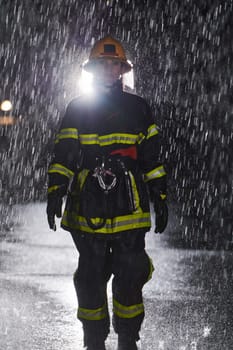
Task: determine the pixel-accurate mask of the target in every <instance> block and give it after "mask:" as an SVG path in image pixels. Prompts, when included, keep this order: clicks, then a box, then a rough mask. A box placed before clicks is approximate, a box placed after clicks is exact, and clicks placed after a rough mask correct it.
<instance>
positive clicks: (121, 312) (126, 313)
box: [113, 299, 144, 318]
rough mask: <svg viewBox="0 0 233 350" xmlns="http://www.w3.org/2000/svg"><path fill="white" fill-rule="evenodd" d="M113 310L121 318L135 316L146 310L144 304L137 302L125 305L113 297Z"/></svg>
mask: <svg viewBox="0 0 233 350" xmlns="http://www.w3.org/2000/svg"><path fill="white" fill-rule="evenodd" d="M113 312H114V314H115V315H116V316H118V317H121V318H133V317H136V316H138V315H140V314H142V313H143V312H144V305H143V304H135V305H130V306H125V305H122V304H120V303H119V302H118V301H116V300H115V299H113Z"/></svg>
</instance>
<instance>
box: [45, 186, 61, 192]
mask: <svg viewBox="0 0 233 350" xmlns="http://www.w3.org/2000/svg"><path fill="white" fill-rule="evenodd" d="M60 187H61V186H58V185H54V186H50V187H49V188H48V193H51V192H54V191H56V190H58V189H59V188H60Z"/></svg>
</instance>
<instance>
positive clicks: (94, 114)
mask: <svg viewBox="0 0 233 350" xmlns="http://www.w3.org/2000/svg"><path fill="white" fill-rule="evenodd" d="M159 153H160V145H159V135H158V127H157V126H156V124H155V122H154V120H153V117H152V114H151V110H150V108H149V106H148V104H147V103H146V101H145V100H144V99H143V98H141V97H139V96H136V95H133V94H130V93H127V92H125V91H123V90H122V87H121V85H120V84H117V85H116V86H115V87H114V88H113V89H112V90H111V93H109V94H100V93H99V94H98V92H97V93H96V94H95V95H93V96H81V97H78V98H76V99H74V100H72V101H71V102H70V104H69V105H68V107H67V109H66V113H65V116H64V118H63V120H62V122H61V126H60V129H59V132H58V134H57V136H56V140H55V147H54V157H53V160H52V163H51V164H50V167H49V171H48V173H49V187H48V193H51V192H53V191H56V190H57V189H59V188H60V187H61V186H66V187H67V188H68V196H67V201H66V206H65V210H64V213H63V217H62V221H61V226H62V227H63V228H64V229H66V230H68V231H71V230H72V231H74V230H77V231H81V232H83V233H89V234H95V235H105V236H108V237H110V236H111V237H112V236H113V235H116V234H120V233H122V232H125V231H128V230H139V229H142V230H143V231H144V232H146V231H149V229H150V227H151V218H150V206H149V193H150V192H151V193H153V192H155V191H156V193H160V194H161V195H165V191H166V173H165V170H164V167H163V165H162V164H161V163H160V161H159Z"/></svg>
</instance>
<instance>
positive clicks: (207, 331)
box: [203, 326, 211, 338]
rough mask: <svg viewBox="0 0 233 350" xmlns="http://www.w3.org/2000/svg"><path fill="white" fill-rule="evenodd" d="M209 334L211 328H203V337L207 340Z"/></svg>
mask: <svg viewBox="0 0 233 350" xmlns="http://www.w3.org/2000/svg"><path fill="white" fill-rule="evenodd" d="M210 332H211V328H210V327H209V326H207V327H205V328H204V331H203V337H204V338H207V337H208V336H209V335H210Z"/></svg>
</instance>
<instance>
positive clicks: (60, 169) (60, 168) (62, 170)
mask: <svg viewBox="0 0 233 350" xmlns="http://www.w3.org/2000/svg"><path fill="white" fill-rule="evenodd" d="M48 173H49V174H52V173H58V174H61V175H65V176H66V177H68V178H69V179H70V178H71V177H72V176H73V175H74V172H73V171H72V170H70V169H68V168H66V167H65V166H64V165H61V164H59V163H54V164H51V165H50V167H49V170H48Z"/></svg>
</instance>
